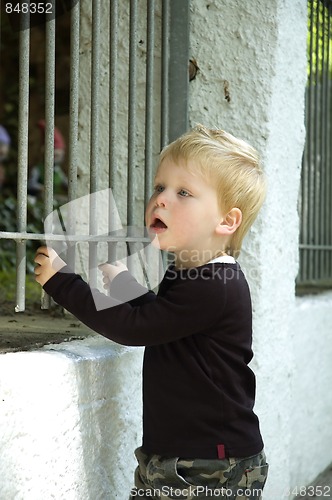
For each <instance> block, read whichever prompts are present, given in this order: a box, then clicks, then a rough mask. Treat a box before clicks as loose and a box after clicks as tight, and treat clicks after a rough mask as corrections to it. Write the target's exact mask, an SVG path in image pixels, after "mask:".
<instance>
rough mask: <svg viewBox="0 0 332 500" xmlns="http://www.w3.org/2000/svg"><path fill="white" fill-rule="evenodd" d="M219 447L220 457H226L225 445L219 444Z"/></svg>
mask: <svg viewBox="0 0 332 500" xmlns="http://www.w3.org/2000/svg"><path fill="white" fill-rule="evenodd" d="M217 449H218V458H219V459H221V460H222V459H223V458H225V457H226V455H225V445H224V444H217Z"/></svg>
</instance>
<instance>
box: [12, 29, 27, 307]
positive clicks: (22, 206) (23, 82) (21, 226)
mask: <svg viewBox="0 0 332 500" xmlns="http://www.w3.org/2000/svg"><path fill="white" fill-rule="evenodd" d="M29 46H30V30H29V29H25V30H23V29H22V30H21V31H20V35H19V95H18V174H17V230H18V232H25V231H26V229H27V188H28V130H29ZM16 268H17V269H16V271H17V274H16V306H15V311H16V312H22V311H24V310H25V274H26V242H25V241H17V244H16Z"/></svg>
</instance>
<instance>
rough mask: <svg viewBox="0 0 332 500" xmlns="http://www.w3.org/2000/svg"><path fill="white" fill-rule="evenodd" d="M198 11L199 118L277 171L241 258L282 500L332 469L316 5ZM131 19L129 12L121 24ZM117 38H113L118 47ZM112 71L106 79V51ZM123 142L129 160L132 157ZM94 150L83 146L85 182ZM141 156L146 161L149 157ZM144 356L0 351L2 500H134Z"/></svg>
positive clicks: (114, 350) (290, 2) (93, 346)
mask: <svg viewBox="0 0 332 500" xmlns="http://www.w3.org/2000/svg"><path fill="white" fill-rule="evenodd" d="M105 5H106V3H105V4H104V5H103V8H105ZM83 7H84V9H85V8H86V9H87V11H86V12H85V11H84V9H83V20H82V40H83V46H82V47H83V48H82V51H81V57H82V64H81V67H82V77H81V78H82V80H83V83H82V87H83V90H82V94H81V108H80V109H81V111H80V141H81V142H82V145H83V144H85V141H86V139H87V137H88V132H87V130H86V128H85V127H86V120H87V117H88V112H89V103H88V88H89V85H88V80H89V72H88V71H86V70H85V69H84V68H88V65H87V64H86V61H87V60H88V59H84V58H87V57H88V53H89V50H90V49H91V47H90V46H89V43H90V42H89V37H88V32H89V29H90V28H89V14H88V8H89V7H88V3H87V2H86V3H85V4H84V5H83ZM191 10H192V16H191V56H192V57H195V59H196V60H197V63H198V66H199V68H200V72H199V74H198V76H197V78H196V79H195V80H194V81H193V82H191V84H190V122H191V124H194V123H195V122H202V123H204V124H207V125H210V126H220V127H223V128H225V129H226V130H228V131H230V132H232V133H234V134H235V135H238V136H240V137H243V138H244V139H247V140H248V141H249V142H251V143H252V144H253V145H254V146H256V147H257V149H258V150H259V151H260V152H261V155H262V159H263V163H264V165H265V170H266V173H267V176H268V182H269V193H268V197H267V201H266V203H265V206H264V209H263V211H262V213H261V215H260V217H259V219H258V221H257V223H256V224H255V226H254V228H253V229H252V230H251V233H250V236H249V237H248V238H247V240H246V242H245V247H244V250H243V252H242V254H241V258H240V262H241V264H242V266H243V268H244V269H245V271H246V273H247V276H248V280H249V282H250V286H251V289H252V295H253V302H254V350H255V354H256V356H255V358H254V361H253V363H252V367H253V369H254V370H255V372H256V375H257V404H256V411H257V413H258V415H259V417H260V421H261V428H262V433H263V437H264V439H265V446H266V453H267V455H268V459H269V462H270V467H271V468H270V476H269V479H268V483H267V486H266V492H265V494H264V499H265V500H280V499H283V498H290V497H291V495H288V493H287V492H288V491H289V490H290V489H292V488H293V487H294V486H296V485H298V486H301V485H306V484H308V483H310V481H312V479H313V478H314V477H315V476H316V475H317V474H318V473H319V472H320V471H321V470H322V469H323V468H324V467H325V466H326V465H328V463H330V462H331V461H332V453H331V451H330V447H329V443H330V442H331V432H332V431H331V425H330V415H331V409H332V396H331V391H330V390H329V388H330V385H331V382H332V380H331V379H332V371H331V368H330V359H331V344H330V342H328V340H329V334H330V331H331V327H332V324H331V315H330V311H331V305H332V295H331V294H329V293H327V294H324V295H321V296H316V297H305V298H296V297H295V278H296V274H297V269H298V233H299V221H298V213H297V199H298V189H299V180H300V168H301V157H302V151H303V145H304V125H303V122H304V89H305V82H306V22H307V20H306V1H305V0H270V1H269V2H267V1H265V0H255V1H254V2H241V1H240V0H222V1H221V0H192V2H191ZM106 17H107V16H106V15H105V13H104V17H103V19H106ZM125 19H126V16H125V14H124V17H123V19H122V21H121V22H124V23H125ZM107 37H108V32H107V30H105V31H103V32H102V44H103V47H105V50H106V45H107ZM123 44H124V46H125V41H124V39H123ZM84 61H85V62H84ZM85 71H86V72H85ZM103 71H105V74H104V76H105V82H106V80H107V78H106V72H107V57H106V59H105V55H103ZM123 78H124V77H123ZM84 79H85V80H84ZM225 81H226V82H227V83H225ZM103 85H104V84H103ZM225 91H226V92H227V93H228V94H229V97H230V101H229V99H228V100H226V99H225ZM106 99H107V97H106ZM104 121H105V122H106V121H107V113H106V112H105V110H104V109H103V110H101V123H104ZM121 126H122V125H121ZM85 134H87V135H85ZM102 134H104V131H103V132H102ZM119 135H120V136H121V135H122V132H121V131H120V132H119ZM102 137H104V136H103V135H102ZM102 140H104V138H103V139H102ZM105 140H106V139H105ZM121 148H122V146H121V147H120V150H121V151H123V153H120V156H119V158H121V161H122V160H123V162H125V152H124V149H121ZM87 154H88V150H87V149H83V150H82V157H81V158H82V161H81V165H80V169H81V170H80V174H81V180H82V182H83V183H84V182H85V183H86V182H87V173H86V171H85V169H84V158H86V155H87ZM103 154H104V153H103ZM102 158H103V161H105V162H107V157H105V156H102ZM138 158H139V161H142V151H141V152H139V153H138ZM122 169H123V167H122V166H120V165H119V172H118V183H119V185H121V183H124V182H125V180H126V174H125V172H124V171H123V170H122ZM106 170H107V169H106V166H105V171H106ZM101 187H104V186H101ZM118 196H119V199H121V197H122V191H121V189H119V191H118ZM123 214H125V205H123ZM141 355H142V353H141V351H136V350H127V349H123V348H120V347H116V346H115V345H114V344H112V343H110V342H107V341H105V340H103V339H101V338H94V339H92V340H91V339H90V340H89V341H84V342H78V343H70V344H61V345H60V346H57V347H54V348H50V347H48V348H44V349H42V350H40V351H36V352H30V353H18V354H7V355H3V356H1V357H0V372H1V376H0V380H1V384H2V385H1V395H4V397H2V398H1V399H2V403H1V404H2V408H4V411H2V412H1V415H0V418H1V428H2V429H5V432H4V433H2V437H1V442H0V450H1V460H0V467H1V469H0V477H1V478H2V479H1V482H0V498H6V500H11V499H14V498H15V500H16V499H23V500H29V499H31V500H32V499H33V500H39V499H40V500H45V499H48V498H56V499H62V498H66V499H75V500H76V499H77V500H81V499H82V498H84V499H96V498H100V499H104V498H110V499H113V498H119V499H125V498H126V497H127V492H128V490H129V489H130V487H131V485H132V473H133V469H134V460H133V456H132V452H133V449H134V448H135V446H136V445H137V444H138V443H139V441H140V432H141V429H140V415H141V413H140V412H141V401H140V382H139V373H140V364H141ZM45 423H47V425H46V426H45V425H44V424H45ZM13 478H14V480H13Z"/></svg>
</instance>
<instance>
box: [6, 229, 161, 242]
mask: <svg viewBox="0 0 332 500" xmlns="http://www.w3.org/2000/svg"><path fill="white" fill-rule="evenodd" d="M0 238H4V239H7V240H16V241H26V240H34V241H39V240H40V241H67V242H80V241H91V242H100V243H102V242H105V241H106V242H107V243H108V242H110V243H111V242H128V243H151V240H150V238H148V237H144V236H143V237H139V236H110V235H106V234H105V235H91V236H89V235H79V234H73V235H70V236H66V235H62V234H53V233H49V234H46V233H43V234H37V233H11V232H8V231H6V232H5V231H2V232H0Z"/></svg>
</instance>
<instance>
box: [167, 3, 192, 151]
mask: <svg viewBox="0 0 332 500" xmlns="http://www.w3.org/2000/svg"><path fill="white" fill-rule="evenodd" d="M189 12H190V9H189V1H188V0H176V2H171V4H170V16H171V17H170V27H171V32H170V46H169V50H170V53H169V56H170V61H171V64H169V68H168V79H169V84H168V85H169V88H168V93H169V94H168V100H169V104H168V106H169V127H168V139H169V141H170V142H171V141H174V139H176V138H177V137H179V136H180V135H182V134H183V133H184V132H186V131H187V129H188V93H189V74H188V64H189Z"/></svg>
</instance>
